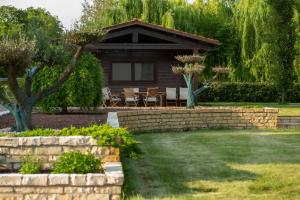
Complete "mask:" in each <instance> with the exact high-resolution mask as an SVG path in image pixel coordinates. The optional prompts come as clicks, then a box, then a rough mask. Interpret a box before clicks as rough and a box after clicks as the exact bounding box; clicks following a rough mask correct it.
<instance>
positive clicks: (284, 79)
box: [267, 0, 297, 103]
mask: <svg viewBox="0 0 300 200" xmlns="http://www.w3.org/2000/svg"><path fill="white" fill-rule="evenodd" d="M267 2H268V4H269V5H270V8H271V14H272V16H274V26H275V31H274V32H273V34H274V36H273V38H274V39H275V40H274V41H273V42H274V43H276V45H277V49H276V50H277V55H278V56H277V61H278V62H277V68H276V71H275V72H276V73H275V74H274V75H275V78H274V79H275V83H276V85H277V86H278V88H279V91H280V92H281V102H282V103H285V101H286V91H287V89H289V88H290V86H291V85H292V83H293V80H294V79H293V62H294V59H295V55H296V49H295V43H296V38H297V35H296V26H295V24H294V21H293V17H294V6H295V1H294V0H267Z"/></svg>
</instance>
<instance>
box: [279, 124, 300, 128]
mask: <svg viewBox="0 0 300 200" xmlns="http://www.w3.org/2000/svg"><path fill="white" fill-rule="evenodd" d="M277 127H278V128H300V123H277Z"/></svg>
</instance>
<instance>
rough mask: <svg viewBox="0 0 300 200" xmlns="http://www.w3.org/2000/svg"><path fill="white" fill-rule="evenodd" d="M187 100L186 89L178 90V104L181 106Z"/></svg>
mask: <svg viewBox="0 0 300 200" xmlns="http://www.w3.org/2000/svg"><path fill="white" fill-rule="evenodd" d="M187 98H188V88H179V104H180V106H181V105H182V102H185V104H186V102H187Z"/></svg>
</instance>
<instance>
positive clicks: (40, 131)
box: [15, 129, 58, 137]
mask: <svg viewBox="0 0 300 200" xmlns="http://www.w3.org/2000/svg"><path fill="white" fill-rule="evenodd" d="M55 134H58V133H56V132H55V130H53V129H34V130H30V131H24V132H23V133H21V134H20V136H22V137H34V136H54V135H55ZM15 136H18V135H15Z"/></svg>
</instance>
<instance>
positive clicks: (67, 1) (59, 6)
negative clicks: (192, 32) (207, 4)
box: [0, 0, 193, 29]
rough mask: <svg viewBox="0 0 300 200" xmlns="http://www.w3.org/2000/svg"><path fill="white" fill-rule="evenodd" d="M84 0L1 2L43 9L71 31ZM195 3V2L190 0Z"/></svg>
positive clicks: (8, 0)
mask: <svg viewBox="0 0 300 200" xmlns="http://www.w3.org/2000/svg"><path fill="white" fill-rule="evenodd" d="M83 1H84V0H0V6H2V5H13V6H15V7H17V8H23V9H24V8H28V7H31V6H32V7H41V8H45V9H46V10H48V11H49V12H50V13H51V14H52V15H56V16H57V17H58V18H59V20H60V21H61V22H62V24H63V25H64V27H65V28H67V29H69V28H70V27H71V26H72V24H73V23H74V22H75V21H76V20H78V19H79V18H80V15H81V10H82V6H81V4H82V2H83ZM189 1H193V0H189Z"/></svg>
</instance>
